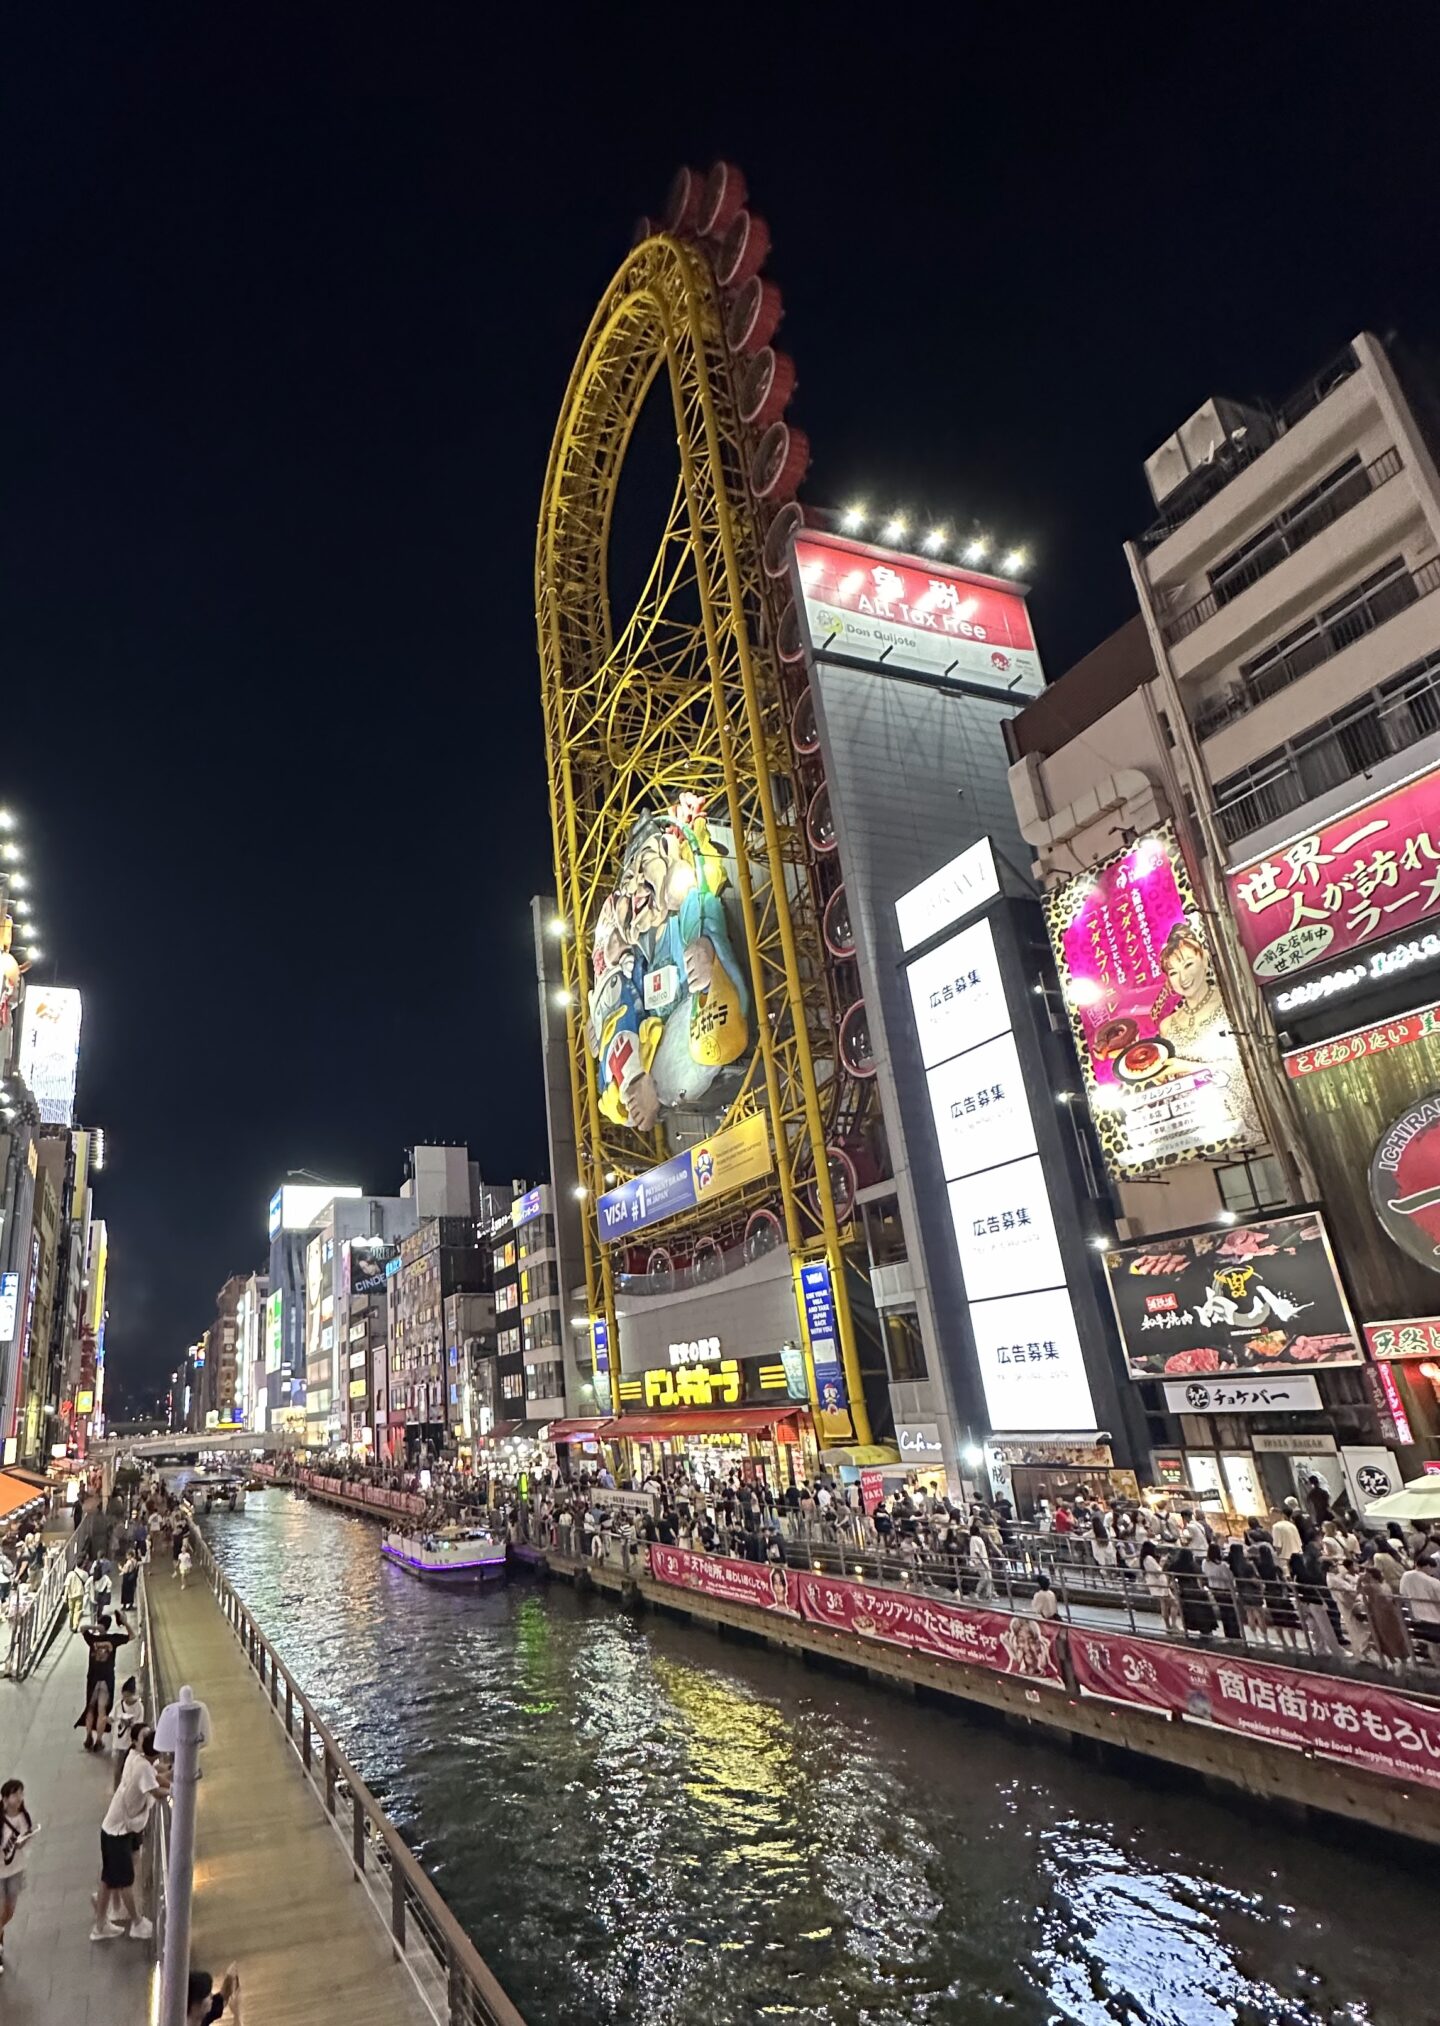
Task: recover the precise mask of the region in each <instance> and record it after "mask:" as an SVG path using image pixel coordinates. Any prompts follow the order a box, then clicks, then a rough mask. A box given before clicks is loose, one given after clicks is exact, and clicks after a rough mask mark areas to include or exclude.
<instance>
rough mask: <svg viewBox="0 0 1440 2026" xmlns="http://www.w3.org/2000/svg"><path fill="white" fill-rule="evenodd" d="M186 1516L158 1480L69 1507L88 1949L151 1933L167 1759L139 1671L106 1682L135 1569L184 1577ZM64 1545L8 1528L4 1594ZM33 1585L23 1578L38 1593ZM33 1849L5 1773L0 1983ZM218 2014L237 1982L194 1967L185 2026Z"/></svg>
mask: <svg viewBox="0 0 1440 2026" xmlns="http://www.w3.org/2000/svg"><path fill="white" fill-rule="evenodd" d="M189 1517H190V1515H189V1509H188V1507H187V1506H186V1505H185V1504H184V1502H183V1501H182V1500H179V1499H177V1498H175V1497H174V1496H173V1495H172V1494H171V1493H170V1492H169V1491H168V1490H167V1489H166V1488H165V1486H164V1485H163V1484H162V1483H161V1482H160V1480H159V1479H158V1478H152V1479H149V1480H146V1481H145V1482H144V1483H142V1485H141V1486H140V1488H139V1490H138V1491H137V1492H136V1493H135V1494H134V1495H132V1496H131V1497H129V1498H127V1499H124V1500H113V1501H112V1502H111V1504H110V1506H109V1508H108V1509H105V1508H103V1507H102V1503H101V1499H100V1495H99V1487H98V1484H88V1485H85V1486H83V1487H82V1489H81V1496H80V1497H79V1498H78V1499H77V1501H76V1502H75V1505H74V1507H73V1524H74V1529H75V1534H76V1552H75V1557H74V1560H73V1562H72V1564H71V1567H70V1569H69V1572H68V1574H67V1575H66V1578H65V1587H64V1593H63V1601H64V1605H65V1610H66V1630H65V1634H64V1636H67V1637H69V1638H72V1639H76V1640H79V1641H80V1642H81V1643H82V1644H83V1646H84V1648H85V1685H84V1690H83V1699H82V1707H81V1709H80V1713H79V1715H78V1716H77V1717H76V1719H75V1724H74V1728H75V1729H76V1730H78V1731H81V1732H82V1733H83V1737H82V1739H81V1749H82V1750H83V1751H84V1752H85V1753H86V1754H87V1755H89V1756H91V1757H98V1758H100V1759H101V1760H102V1762H103V1763H104V1765H105V1768H106V1773H107V1775H108V1777H107V1778H106V1779H104V1780H103V1781H102V1782H101V1783H100V1793H99V1795H98V1796H97V1801H96V1807H97V1811H98V1815H99V1821H98V1833H99V1844H100V1850H99V1857H100V1863H99V1877H98V1880H97V1883H96V1887H95V1890H94V1892H93V1893H92V1895H91V1901H90V1906H91V1915H92V1919H91V1926H90V1934H89V1938H90V1940H91V1941H92V1942H94V1943H108V1942H114V1941H119V1940H120V1939H122V1937H123V1938H127V1939H128V1940H130V1941H135V1942H149V1941H151V1940H153V1937H154V1933H155V1929H154V1925H153V1922H152V1921H151V1919H150V1917H149V1916H148V1915H147V1914H146V1913H144V1912H143V1911H142V1907H141V1903H140V1900H139V1898H138V1897H137V1882H136V1881H137V1859H138V1858H139V1856H140V1854H141V1852H142V1851H143V1850H144V1849H145V1847H146V1844H147V1840H149V1838H150V1831H151V1825H152V1822H153V1819H154V1815H155V1811H156V1809H157V1808H158V1807H159V1806H161V1805H162V1804H163V1802H164V1800H165V1798H166V1796H167V1795H168V1793H169V1790H170V1778H171V1764H170V1760H169V1759H168V1758H167V1757H166V1756H165V1755H163V1754H162V1753H160V1752H159V1751H158V1750H157V1748H156V1743H155V1728H154V1721H153V1719H154V1717H155V1715H156V1712H154V1711H147V1709H146V1706H145V1700H144V1694H143V1690H142V1686H141V1682H140V1678H139V1676H138V1675H137V1674H133V1673H131V1674H125V1675H123V1676H122V1678H121V1679H120V1680H119V1683H118V1687H117V1679H116V1678H117V1675H120V1673H121V1669H122V1667H123V1666H124V1664H125V1661H126V1660H127V1659H128V1657H129V1656H128V1655H126V1654H125V1648H127V1647H132V1648H133V1647H135V1646H136V1645H137V1642H138V1626H137V1622H136V1615H135V1614H136V1610H137V1603H138V1591H139V1585H140V1581H141V1577H142V1572H143V1571H145V1570H146V1569H147V1568H149V1569H151V1570H152V1571H153V1569H154V1567H155V1564H156V1563H157V1562H160V1561H163V1562H167V1563H168V1564H169V1567H170V1569H171V1572H172V1574H173V1575H174V1576H175V1577H176V1579H177V1580H179V1581H180V1582H181V1583H182V1584H183V1582H184V1580H185V1575H186V1572H187V1571H188V1569H189V1566H190V1545H189ZM63 1546H64V1541H63V1537H62V1539H61V1542H60V1543H59V1546H58V1547H57V1544H56V1543H55V1541H54V1540H53V1539H52V1540H51V1542H49V1543H47V1542H46V1540H45V1538H44V1532H43V1529H42V1528H41V1526H40V1524H39V1522H38V1521H31V1522H27V1523H26V1524H25V1526H24V1527H23V1528H17V1529H16V1530H15V1533H14V1536H13V1538H11V1537H7V1539H6V1540H5V1541H4V1542H3V1543H0V1558H3V1560H4V1563H5V1565H6V1567H7V1568H8V1569H9V1571H10V1577H9V1582H10V1585H11V1587H12V1588H13V1586H14V1585H16V1584H18V1583H24V1584H26V1585H31V1583H32V1575H31V1572H32V1570H33V1569H35V1568H36V1567H39V1568H40V1569H42V1570H43V1568H44V1566H45V1565H46V1560H47V1558H48V1557H49V1556H51V1555H53V1554H55V1553H56V1552H59V1550H60V1548H63ZM38 1580H39V1579H38V1577H36V1578H34V1579H33V1582H34V1585H35V1586H36V1587H38ZM102 1801H103V1806H102V1805H101V1803H102ZM37 1848H38V1849H39V1850H40V1851H41V1852H42V1861H43V1825H42V1823H41V1821H40V1820H39V1819H38V1817H37V1815H36V1813H35V1812H34V1808H33V1806H32V1803H31V1800H30V1798H29V1794H28V1792H27V1787H26V1782H25V1780H24V1779H23V1778H20V1777H13V1776H12V1777H11V1778H9V1779H6V1780H4V1781H3V1783H0V1976H3V1975H4V1973H5V1969H6V1962H5V1940H6V1930H7V1929H8V1928H9V1926H10V1923H11V1921H12V1920H13V1919H14V1916H15V1913H16V1910H17V1907H18V1905H19V1902H20V1896H21V1893H22V1891H23V1889H24V1885H25V1880H26V1874H27V1871H28V1869H29V1865H30V1863H31V1860H32V1856H33V1854H34V1853H35V1851H36V1850H37ZM227 2008H228V2009H227ZM222 2018H225V2019H228V2020H230V2021H231V2022H232V2026H238V2022H239V2020H240V2009H239V1979H238V1977H237V1976H236V1975H235V1973H234V1972H233V1971H232V1972H231V1973H230V1975H229V1976H228V1977H227V1978H226V1980H225V1981H224V1983H223V1984H221V1985H219V1986H217V1985H216V1983H215V1980H214V1978H213V1977H212V1976H211V1975H210V1974H209V1973H208V1972H206V1971H204V1970H196V1971H194V1972H192V1973H191V1975H190V1978H189V1987H188V1991H187V2010H186V2022H187V2026H210V2022H213V2021H218V2020H220V2019H222Z"/></svg>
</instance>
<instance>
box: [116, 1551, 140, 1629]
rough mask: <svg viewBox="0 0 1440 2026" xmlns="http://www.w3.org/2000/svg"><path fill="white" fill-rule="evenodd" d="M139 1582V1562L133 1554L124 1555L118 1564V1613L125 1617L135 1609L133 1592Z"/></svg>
mask: <svg viewBox="0 0 1440 2026" xmlns="http://www.w3.org/2000/svg"><path fill="white" fill-rule="evenodd" d="M139 1584H140V1563H139V1560H138V1559H137V1557H136V1556H135V1555H134V1554H128V1555H126V1557H125V1559H124V1561H123V1562H122V1563H121V1564H120V1615H121V1617H122V1618H123V1617H126V1616H127V1614H128V1613H129V1612H131V1611H133V1610H134V1609H135V1592H136V1590H137V1589H138V1588H139Z"/></svg>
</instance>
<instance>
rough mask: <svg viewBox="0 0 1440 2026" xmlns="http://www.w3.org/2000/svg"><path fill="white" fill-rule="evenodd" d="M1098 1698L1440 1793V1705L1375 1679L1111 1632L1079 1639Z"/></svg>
mask: <svg viewBox="0 0 1440 2026" xmlns="http://www.w3.org/2000/svg"><path fill="white" fill-rule="evenodd" d="M1069 1640H1070V1659H1071V1662H1072V1664H1073V1666H1074V1669H1075V1678H1076V1680H1077V1681H1078V1682H1079V1684H1080V1687H1081V1688H1082V1689H1083V1690H1084V1691H1085V1692H1086V1693H1087V1694H1090V1695H1103V1696H1108V1697H1110V1698H1112V1699H1113V1700H1115V1701H1118V1702H1138V1703H1143V1704H1144V1705H1145V1706H1146V1707H1147V1708H1149V1709H1162V1710H1166V1711H1168V1712H1170V1713H1172V1714H1175V1715H1179V1716H1188V1717H1194V1718H1197V1719H1199V1721H1201V1722H1202V1723H1210V1724H1216V1725H1218V1726H1219V1727H1220V1729H1222V1730H1233V1731H1241V1732H1243V1733H1244V1734H1245V1735H1246V1736H1247V1737H1256V1738H1264V1739H1267V1740H1268V1741H1269V1742H1270V1743H1271V1744H1278V1745H1289V1746H1291V1747H1298V1748H1299V1749H1301V1750H1302V1751H1311V1752H1314V1753H1316V1754H1317V1755H1318V1756H1319V1757H1321V1758H1326V1759H1338V1760H1342V1761H1344V1762H1345V1763H1347V1764H1350V1765H1355V1766H1363V1767H1364V1768H1365V1769H1366V1770H1367V1771H1369V1772H1372V1773H1383V1774H1385V1775H1386V1776H1387V1777H1389V1778H1391V1779H1400V1780H1414V1781H1417V1782H1418V1783H1420V1784H1421V1785H1423V1786H1427V1787H1437V1788H1440V1708H1436V1707H1434V1706H1432V1705H1429V1704H1426V1703H1420V1702H1411V1701H1410V1700H1409V1699H1408V1698H1407V1697H1405V1696H1400V1695H1392V1694H1391V1693H1390V1692H1389V1690H1387V1689H1383V1688H1372V1687H1371V1686H1370V1684H1369V1683H1368V1682H1360V1681H1348V1680H1345V1679H1343V1678H1340V1677H1338V1676H1335V1675H1329V1674H1305V1673H1302V1672H1301V1671H1300V1670H1299V1669H1298V1668H1288V1667H1267V1666H1265V1665H1264V1664H1263V1662H1255V1661H1250V1660H1231V1659H1228V1658H1225V1657H1223V1656H1221V1655H1219V1654H1214V1653H1204V1652H1201V1651H1199V1650H1198V1649H1197V1648H1195V1647H1189V1646H1170V1645H1167V1644H1165V1643H1164V1642H1163V1641H1161V1640H1158V1639H1132V1638H1126V1637H1122V1636H1120V1635H1118V1634H1117V1635H1115V1636H1113V1637H1112V1635H1111V1634H1109V1633H1096V1632H1082V1631H1081V1630H1079V1628H1078V1627H1076V1628H1072V1630H1071V1632H1070V1634H1069Z"/></svg>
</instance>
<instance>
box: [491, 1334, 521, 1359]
mask: <svg viewBox="0 0 1440 2026" xmlns="http://www.w3.org/2000/svg"><path fill="white" fill-rule="evenodd" d="M495 1349H496V1352H497V1354H498V1355H499V1356H500V1357H502V1358H514V1357H518V1356H519V1354H520V1332H519V1330H501V1332H500V1334H499V1335H498V1336H497V1337H496V1339H495Z"/></svg>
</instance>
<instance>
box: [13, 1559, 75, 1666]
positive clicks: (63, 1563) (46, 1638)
mask: <svg viewBox="0 0 1440 2026" xmlns="http://www.w3.org/2000/svg"><path fill="white" fill-rule="evenodd" d="M78 1552H79V1539H78V1536H77V1535H75V1534H73V1533H72V1534H71V1535H70V1537H69V1539H68V1540H66V1541H65V1542H64V1543H63V1544H62V1545H61V1546H60V1547H59V1548H57V1549H56V1550H55V1552H54V1553H52V1554H49V1555H47V1558H46V1562H45V1567H44V1569H43V1570H42V1571H41V1574H40V1581H39V1583H38V1584H37V1586H36V1587H35V1588H34V1589H33V1590H32V1589H31V1588H30V1587H29V1585H28V1584H24V1585H22V1584H20V1583H18V1582H17V1583H16V1584H15V1586H14V1588H13V1589H12V1591H11V1593H10V1599H9V1602H8V1603H7V1605H6V1620H7V1622H8V1625H9V1628H10V1641H9V1645H8V1646H7V1648H6V1651H5V1663H4V1666H3V1667H0V1674H6V1675H8V1676H9V1677H10V1678H11V1680H12V1681H23V1680H24V1679H25V1677H26V1675H27V1674H29V1672H30V1670H31V1669H32V1668H33V1667H34V1665H35V1663H36V1661H37V1660H38V1659H39V1658H40V1655H41V1654H42V1653H43V1652H44V1651H45V1648H46V1647H47V1645H48V1644H49V1643H50V1635H51V1633H52V1632H53V1631H54V1630H55V1626H56V1623H57V1622H58V1620H59V1618H60V1614H61V1613H62V1612H63V1611H64V1609H65V1579H66V1577H67V1576H68V1575H69V1574H70V1571H71V1570H72V1569H73V1568H74V1566H75V1557H76V1555H77V1553H78Z"/></svg>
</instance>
